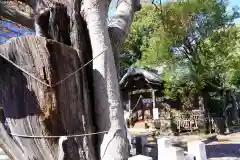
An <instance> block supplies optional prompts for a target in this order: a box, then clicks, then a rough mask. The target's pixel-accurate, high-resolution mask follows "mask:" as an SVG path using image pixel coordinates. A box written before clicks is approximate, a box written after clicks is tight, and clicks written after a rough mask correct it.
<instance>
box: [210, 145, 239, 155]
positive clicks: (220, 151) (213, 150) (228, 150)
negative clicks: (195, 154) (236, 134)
mask: <svg viewBox="0 0 240 160" xmlns="http://www.w3.org/2000/svg"><path fill="white" fill-rule="evenodd" d="M206 152H207V157H208V158H222V157H236V158H239V157H240V144H208V145H206Z"/></svg>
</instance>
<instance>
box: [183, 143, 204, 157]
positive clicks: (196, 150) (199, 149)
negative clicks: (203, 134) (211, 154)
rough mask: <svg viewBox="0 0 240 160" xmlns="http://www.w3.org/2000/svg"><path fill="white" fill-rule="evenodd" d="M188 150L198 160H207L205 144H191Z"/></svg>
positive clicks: (188, 145)
mask: <svg viewBox="0 0 240 160" xmlns="http://www.w3.org/2000/svg"><path fill="white" fill-rule="evenodd" d="M187 148H188V153H189V154H190V155H194V156H195V158H196V160H207V155H206V147H205V143H203V142H201V141H194V142H189V143H188V144H187Z"/></svg>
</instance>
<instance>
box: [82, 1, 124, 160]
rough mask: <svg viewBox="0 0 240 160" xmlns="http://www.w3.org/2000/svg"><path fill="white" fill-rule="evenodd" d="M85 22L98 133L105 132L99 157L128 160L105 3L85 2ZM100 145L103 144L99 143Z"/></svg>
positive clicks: (106, 3)
mask: <svg viewBox="0 0 240 160" xmlns="http://www.w3.org/2000/svg"><path fill="white" fill-rule="evenodd" d="M84 2H85V3H84V7H85V11H86V21H87V24H88V29H89V34H90V39H91V44H92V50H93V57H96V56H98V55H99V54H101V53H102V54H101V55H100V56H99V57H98V59H96V60H94V61H93V82H94V94H95V110H96V118H97V122H98V124H97V125H98V130H101V131H106V130H109V133H108V134H106V135H105V136H104V138H103V140H102V139H100V141H99V143H101V149H100V156H101V159H103V160H105V159H106V160H107V159H108V160H109V159H116V160H120V159H127V158H128V143H127V138H126V128H125V124H124V115H123V108H122V106H121V101H120V90H119V85H118V79H117V72H116V67H115V64H114V57H113V51H112V46H111V42H110V37H109V34H108V26H107V19H106V17H107V9H108V8H106V6H107V5H108V1H105V3H103V1H101V2H100V1H99V0H86V1H84ZM101 141H102V142H101Z"/></svg>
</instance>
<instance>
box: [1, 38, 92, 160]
mask: <svg viewBox="0 0 240 160" xmlns="http://www.w3.org/2000/svg"><path fill="white" fill-rule="evenodd" d="M36 46H37V47H36ZM0 53H1V54H3V55H4V56H5V57H6V58H7V59H10V60H11V61H13V62H14V63H16V64H17V65H19V66H20V67H22V68H23V69H25V70H26V71H27V72H29V73H30V74H31V75H34V76H35V77H37V78H39V79H40V80H42V81H44V82H45V83H49V84H51V85H53V84H54V83H56V82H57V81H59V80H61V79H63V78H64V77H66V76H67V75H68V74H69V73H72V72H74V71H75V70H77V69H78V68H79V67H81V64H80V60H79V57H78V55H77V52H76V51H75V50H73V49H71V48H69V47H67V46H65V45H63V44H60V43H57V42H54V41H51V40H47V41H46V40H45V39H44V38H41V37H39V38H35V37H21V38H18V39H14V40H11V41H10V42H9V43H6V44H4V45H2V46H1V48H0ZM0 60H1V62H0V88H1V89H0V102H1V105H2V106H3V109H4V115H5V121H6V122H7V127H8V128H9V130H10V132H11V133H14V134H22V135H37V136H39V135H71V134H84V133H91V132H92V126H93V125H92V124H91V123H90V122H91V121H87V120H88V119H89V117H91V113H89V108H85V105H84V103H85V99H84V96H83V95H84V92H87V90H86V87H85V85H83V84H84V83H83V80H84V79H83V78H82V77H84V76H85V74H84V73H83V71H80V72H78V73H76V74H75V75H72V76H71V77H69V78H68V79H66V80H65V81H64V82H62V83H60V84H59V85H57V86H55V87H53V88H51V87H49V86H45V85H43V84H41V83H40V82H38V81H37V80H35V79H33V78H31V77H30V76H29V75H28V74H26V73H23V72H22V71H20V70H19V69H17V68H16V67H14V66H13V65H12V64H10V63H9V62H7V61H6V60H4V59H2V58H1V59H0ZM0 127H1V128H0V131H1V132H0V134H1V135H5V136H4V137H1V139H2V141H5V142H4V143H3V147H4V149H5V150H9V151H11V152H12V153H11V155H12V156H13V157H14V159H16V160H18V159H19V157H22V156H23V157H22V158H20V159H29V160H36V159H38V160H53V159H54V160H55V159H57V158H58V144H57V143H58V139H54V138H53V139H34V138H30V139H27V138H22V137H18V136H13V137H12V136H10V135H7V134H6V127H4V126H3V125H0ZM8 134H9V133H8ZM12 146H13V147H12ZM64 146H65V147H64V148H65V149H64V154H65V158H67V159H72V160H77V159H86V160H90V159H91V160H94V159H95V151H94V148H93V142H92V137H91V136H83V137H73V138H67V140H66V141H65V142H64ZM66 146H67V147H66Z"/></svg>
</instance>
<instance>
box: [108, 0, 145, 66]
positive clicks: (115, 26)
mask: <svg viewBox="0 0 240 160" xmlns="http://www.w3.org/2000/svg"><path fill="white" fill-rule="evenodd" d="M140 8H141V5H140V0H122V1H121V2H120V3H119V5H118V8H117V11H116V13H115V15H114V16H113V18H112V19H111V21H110V23H109V35H110V38H111V44H112V48H113V53H114V59H115V65H116V69H117V70H119V60H118V59H119V51H120V48H121V46H122V45H123V42H124V40H125V38H126V36H127V35H128V33H129V30H130V26H131V23H132V20H133V16H134V13H135V12H136V11H138V10H140Z"/></svg>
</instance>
